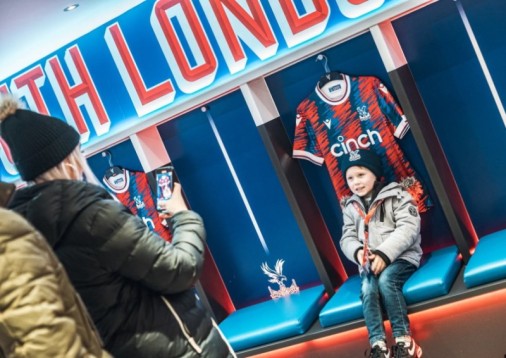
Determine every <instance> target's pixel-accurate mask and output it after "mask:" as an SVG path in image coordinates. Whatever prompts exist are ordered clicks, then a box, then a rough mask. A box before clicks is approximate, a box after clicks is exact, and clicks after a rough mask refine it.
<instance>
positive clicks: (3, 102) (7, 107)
mask: <svg viewBox="0 0 506 358" xmlns="http://www.w3.org/2000/svg"><path fill="white" fill-rule="evenodd" d="M22 108H24V105H23V103H22V102H21V101H20V100H19V99H17V98H16V97H14V96H13V95H11V94H4V95H1V96H0V122H2V121H3V120H4V119H6V118H7V117H9V116H11V115H13V114H14V113H16V111H17V110H18V109H22Z"/></svg>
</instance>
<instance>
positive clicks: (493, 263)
mask: <svg viewBox="0 0 506 358" xmlns="http://www.w3.org/2000/svg"><path fill="white" fill-rule="evenodd" d="M504 278H506V229H505V230H501V231H497V232H495V233H492V234H489V235H486V236H483V237H482V238H481V239H480V241H478V245H476V250H475V251H474V254H473V255H472V256H471V258H470V259H469V262H468V264H467V266H466V268H465V270H464V284H465V286H466V287H467V288H471V287H474V286H478V285H483V284H485V283H489V282H493V281H497V280H501V279H504Z"/></svg>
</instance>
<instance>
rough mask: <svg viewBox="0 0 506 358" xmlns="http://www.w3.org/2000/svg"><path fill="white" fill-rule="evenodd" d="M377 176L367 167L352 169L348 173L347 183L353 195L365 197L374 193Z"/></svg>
mask: <svg viewBox="0 0 506 358" xmlns="http://www.w3.org/2000/svg"><path fill="white" fill-rule="evenodd" d="M375 182H376V176H375V175H374V173H373V172H372V171H370V170H369V169H367V168H366V167H358V166H355V167H350V168H349V169H348V170H347V171H346V183H347V184H348V186H349V188H350V189H351V191H352V193H353V194H356V195H358V196H360V197H365V196H367V195H369V194H370V193H371V192H372V189H373V188H374V183H375Z"/></svg>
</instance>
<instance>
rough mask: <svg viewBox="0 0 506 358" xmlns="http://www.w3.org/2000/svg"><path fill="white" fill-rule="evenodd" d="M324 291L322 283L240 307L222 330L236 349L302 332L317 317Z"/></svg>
mask: <svg viewBox="0 0 506 358" xmlns="http://www.w3.org/2000/svg"><path fill="white" fill-rule="evenodd" d="M324 292H325V290H324V287H323V285H319V286H315V287H312V288H308V289H305V290H301V291H300V292H299V293H298V294H293V295H290V296H286V297H282V298H279V299H275V300H274V299H273V300H269V301H265V302H262V303H258V304H255V305H252V306H248V307H245V308H241V309H239V310H237V311H235V312H233V313H232V314H230V315H229V316H228V317H227V318H225V319H224V320H223V321H222V322H221V323H220V325H219V326H220V329H221V330H222V332H223V334H224V335H225V337H226V338H227V340H228V342H229V343H230V345H231V346H232V348H234V350H236V351H240V350H244V349H247V348H251V347H255V346H259V345H262V344H267V343H270V342H274V341H278V340H280V339H284V338H288V337H293V336H296V335H300V334H303V333H304V332H306V331H307V329H308V328H309V327H310V326H311V324H312V323H313V322H314V321H315V319H316V318H317V317H318V312H319V311H320V309H321V307H322V306H323V304H324V303H325V302H324V297H326V295H325V296H324Z"/></svg>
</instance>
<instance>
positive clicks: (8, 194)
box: [0, 181, 16, 208]
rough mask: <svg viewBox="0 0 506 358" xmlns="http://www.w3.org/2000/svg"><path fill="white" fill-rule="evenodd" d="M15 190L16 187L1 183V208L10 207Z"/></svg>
mask: <svg viewBox="0 0 506 358" xmlns="http://www.w3.org/2000/svg"><path fill="white" fill-rule="evenodd" d="M15 190H16V185H14V184H12V183H4V182H3V181H0V207H2V208H5V207H7V206H8V205H9V202H10V201H11V198H12V195H13V194H14V191H15Z"/></svg>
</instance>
